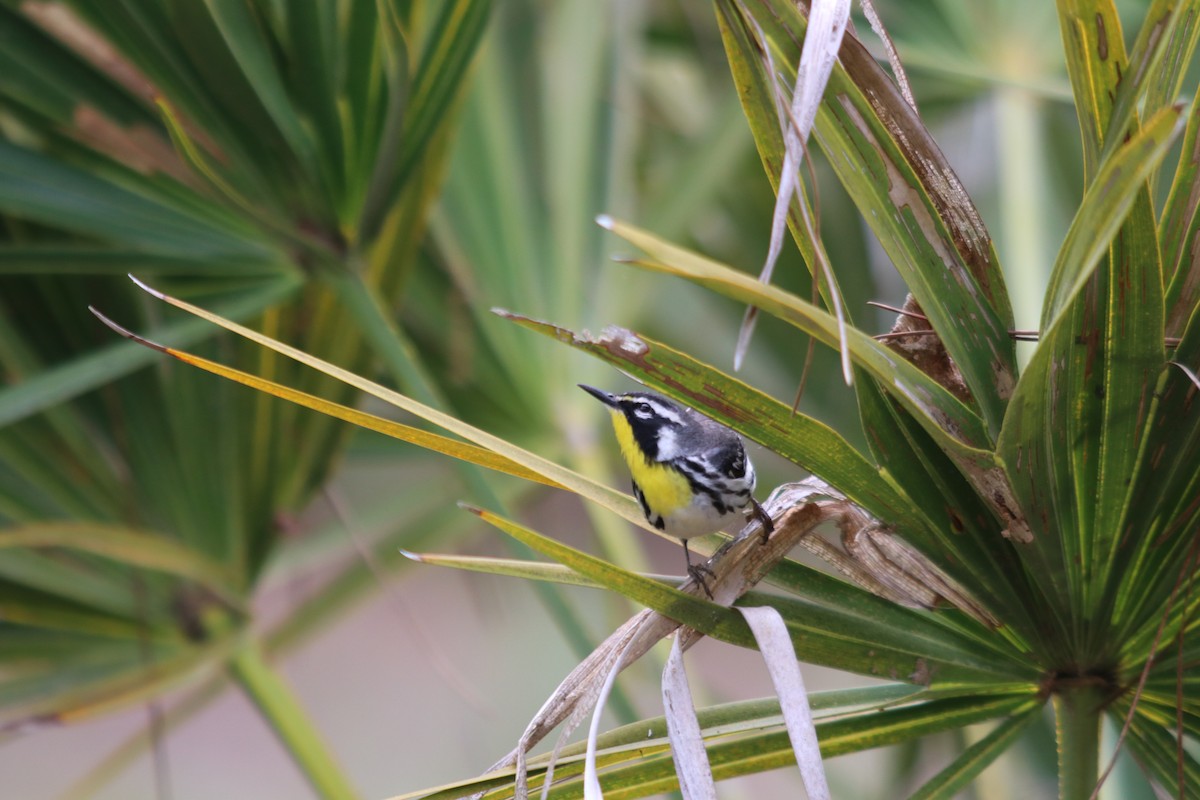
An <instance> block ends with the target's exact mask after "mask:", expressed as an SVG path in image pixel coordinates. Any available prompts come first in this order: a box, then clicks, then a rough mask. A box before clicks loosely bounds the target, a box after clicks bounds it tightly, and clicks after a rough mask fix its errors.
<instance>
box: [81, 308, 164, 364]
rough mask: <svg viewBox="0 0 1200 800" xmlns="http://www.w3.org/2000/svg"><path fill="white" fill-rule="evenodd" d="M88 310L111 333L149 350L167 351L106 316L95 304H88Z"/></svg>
mask: <svg viewBox="0 0 1200 800" xmlns="http://www.w3.org/2000/svg"><path fill="white" fill-rule="evenodd" d="M88 311H90V312H92V316H94V317H95V318H96V319H98V320H100V321H101V322H102V323H104V325H105V327H107V328H108V329H109V330H111V331H112V332H113V333H116V334H118V335H120V336H124V337H125V338H126V339H132V340H133V341H135V342H137V343H138V344H141V345H145V346H146V347H149V348H150V349H151V350H157V351H158V352H160V353H166V352H167V348H166V347H164V346H163V345H161V344H158V343H157V342H152V341H150V340H149V339H147V338H145V337H143V336H138V335H137V334H136V333H134V332H133V331H131V330H129V329H128V328H126V327H125V326H124V325H119V324H117V323H116V322H114V321H113V320H111V319H109V318H108V317H106V316H105V315H104V314H103V313H101V311H100V310H99V309H98V308H96V307H95V306H88Z"/></svg>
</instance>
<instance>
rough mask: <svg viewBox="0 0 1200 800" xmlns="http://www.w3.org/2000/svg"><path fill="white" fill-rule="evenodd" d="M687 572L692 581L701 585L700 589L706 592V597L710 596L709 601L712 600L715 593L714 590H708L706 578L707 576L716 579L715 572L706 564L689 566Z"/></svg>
mask: <svg viewBox="0 0 1200 800" xmlns="http://www.w3.org/2000/svg"><path fill="white" fill-rule="evenodd" d="M687 571H688V575H690V576H691V578H692V580H694V581H695V582H696V583H698V584H700V588H701V589H703V590H704V593H705V594H706V595H708V599H709V600H712V599H713V593H712V590H711V589H709V588H708V581H706V580H704V576H705V575H707V576H708V577H710V578H714V579H715V578H716V577H717V576H716V575H714V574H713V571H712V570H711V569H709V568H708V567H707V566H706V565H704V564H688V570H687Z"/></svg>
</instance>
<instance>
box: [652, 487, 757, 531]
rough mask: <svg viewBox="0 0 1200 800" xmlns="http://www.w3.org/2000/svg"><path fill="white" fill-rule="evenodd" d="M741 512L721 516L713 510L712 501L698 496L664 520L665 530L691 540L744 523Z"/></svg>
mask: <svg viewBox="0 0 1200 800" xmlns="http://www.w3.org/2000/svg"><path fill="white" fill-rule="evenodd" d="M744 519H745V518H744V517H743V516H742V513H741V512H740V511H730V512H728V513H726V514H721V513H720V512H718V511H717V510H716V509H715V508H713V504H712V501H711V500H710V499H709V498H708V497H706V496H704V495H702V494H697V495H695V496H694V497H692V502H691V503H690V504H689V505H686V506H684V507H683V508H680V509H676V510H675V511H672V512H671V513H670V514H668V515H667V516H665V517H664V518H663V523H664V527H663V530H664V531H665V532H666V533H669V534H671V535H672V536H675V537H677V538H679V539H690V538H692V537H693V536H703V535H705V534H707V533H714V532H716V531H719V530H721V529H722V528H724V527H725V526H726V525H729V524H730V523H732V522H734V521H738V522H741V521H744Z"/></svg>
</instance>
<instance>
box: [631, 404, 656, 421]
mask: <svg viewBox="0 0 1200 800" xmlns="http://www.w3.org/2000/svg"><path fill="white" fill-rule="evenodd" d="M633 413H635V414H637V415H638V416H639V417H641V418H642V419H650V418H651V417H653V416H654V409H652V408H650V404H649V403H638V404H637V405H635V406H634V407H633Z"/></svg>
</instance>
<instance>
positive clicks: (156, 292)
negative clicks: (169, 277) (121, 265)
mask: <svg viewBox="0 0 1200 800" xmlns="http://www.w3.org/2000/svg"><path fill="white" fill-rule="evenodd" d="M125 274H126V275H127V276H128V277H129V280H131V281H133V282H134V284H136V285H137V287H138V288H139V289H141V290H142V291H143V292H146V294H149V295H153V296H154V297H157V298H158V299H159V300H166V299H167V296H166V295H165V294H163V293H162V292H160V291H159V290H158V289H155V288H154V287H153V286H151V285H150V284H148V283H145V282H144V281H140V280H138V279H137V278H136V277H135V276H134V274H133V273H132V272H126V273H125Z"/></svg>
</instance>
